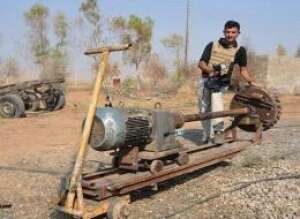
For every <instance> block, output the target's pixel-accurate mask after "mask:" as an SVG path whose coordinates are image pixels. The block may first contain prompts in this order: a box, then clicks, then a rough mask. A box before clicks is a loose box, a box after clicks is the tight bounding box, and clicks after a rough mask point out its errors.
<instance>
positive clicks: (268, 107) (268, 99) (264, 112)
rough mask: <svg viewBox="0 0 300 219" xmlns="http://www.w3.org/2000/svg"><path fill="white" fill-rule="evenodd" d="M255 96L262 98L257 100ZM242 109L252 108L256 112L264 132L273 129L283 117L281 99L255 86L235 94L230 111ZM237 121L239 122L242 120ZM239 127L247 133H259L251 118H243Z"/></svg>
mask: <svg viewBox="0 0 300 219" xmlns="http://www.w3.org/2000/svg"><path fill="white" fill-rule="evenodd" d="M255 96H258V97H260V98H255ZM244 97H246V98H244ZM242 107H251V108H252V109H254V110H255V112H256V113H257V115H258V118H259V120H260V122H261V123H262V125H263V130H264V131H266V130H268V129H270V128H272V127H273V126H274V125H275V124H276V123H277V122H278V120H279V119H280V116H281V104H280V100H279V98H278V97H277V96H276V95H274V94H271V93H270V92H269V91H266V90H265V89H262V88H258V87H254V86H251V87H249V88H247V89H245V90H244V91H242V92H240V93H237V94H235V96H234V97H233V99H232V101H231V104H230V109H236V108H242ZM235 119H236V120H237V119H240V118H235ZM238 127H239V128H240V129H242V130H244V131H247V132H255V131H257V126H256V125H255V122H254V121H253V119H252V118H251V117H245V118H242V119H241V120H240V122H239V123H238Z"/></svg>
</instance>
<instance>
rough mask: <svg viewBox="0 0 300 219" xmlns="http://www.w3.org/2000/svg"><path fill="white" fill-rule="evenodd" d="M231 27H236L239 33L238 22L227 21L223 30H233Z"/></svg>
mask: <svg viewBox="0 0 300 219" xmlns="http://www.w3.org/2000/svg"><path fill="white" fill-rule="evenodd" d="M233 27H236V28H237V29H238V31H240V24H239V22H237V21H233V20H230V21H227V22H226V23H225V25H224V30H225V29H228V28H233Z"/></svg>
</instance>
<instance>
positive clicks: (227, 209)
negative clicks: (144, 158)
mask: <svg viewBox="0 0 300 219" xmlns="http://www.w3.org/2000/svg"><path fill="white" fill-rule="evenodd" d="M83 115H84V114H83V113H81V112H77V111H76V110H73V109H69V108H67V109H66V110H65V111H62V112H58V113H57V114H55V113H53V114H49V115H45V116H40V117H33V118H26V119H24V120H18V121H13V122H11V121H6V120H5V121H1V124H0V130H1V131H0V139H1V145H0V147H1V148H0V151H1V157H0V158H1V159H0V207H2V208H1V209H0V218H1V219H2V218H3V219H4V218H5V219H15V218H16V219H19V218H20V219H33V218H42V219H44V218H45V219H46V218H53V219H54V218H56V219H58V218H61V217H59V216H57V214H55V213H54V210H53V208H54V207H55V206H56V204H57V201H58V188H59V185H60V180H61V178H62V177H63V176H65V174H66V173H68V172H69V170H70V167H72V161H73V160H74V156H75V153H76V151H77V146H76V145H77V143H76V142H77V140H78V137H77V136H78V130H79V127H80V126H81V121H82V120H81V119H82V118H83ZM66 118H68V119H66ZM26 120H27V121H26ZM29 123H30V124H31V123H32V124H33V125H32V127H31V128H30V129H29V128H28V126H27V125H28V124H29ZM57 124H58V125H57ZM298 126H300V117H299V118H298V117H296V119H295V118H293V119H290V118H287V119H282V120H281V121H280V122H279V124H278V125H277V128H276V127H275V128H273V129H271V130H269V131H267V132H266V133H264V138H263V144H262V145H252V146H250V147H249V148H248V149H247V150H245V151H244V152H242V153H241V154H239V155H238V156H236V157H235V158H234V159H232V160H231V161H230V162H227V163H224V162H223V163H222V164H220V165H216V166H213V167H209V168H206V169H204V170H201V171H198V172H195V173H193V174H188V175H185V176H182V177H178V178H176V179H173V180H171V181H168V182H164V183H161V184H160V185H159V191H158V192H157V191H152V190H150V189H144V190H139V191H136V192H134V193H133V194H132V197H133V200H134V201H133V202H132V204H131V205H130V209H131V216H130V218H132V219H138V218H300V178H299V174H300V138H299V132H300V127H298ZM1 127H2V128H1ZM3 127H5V129H4V128H3ZM49 127H51V135H49ZM13 129H15V132H11V130H13ZM21 129H23V131H19V130H21ZM49 138H50V139H49ZM2 139H4V141H3V140H2ZM45 139H47V142H45ZM41 145H46V146H44V147H40V146H41ZM87 160H88V163H87V167H88V169H93V168H95V167H96V166H98V165H99V162H98V161H99V160H101V161H105V162H107V161H108V160H109V156H108V154H106V153H104V154H103V153H101V154H99V153H89V155H88V157H87ZM287 175H291V176H294V178H290V179H285V178H284V177H285V176H287ZM282 176H283V178H280V177H282ZM263 179H264V180H263ZM257 180H258V182H257ZM259 180H261V181H259ZM247 182H252V183H248V184H247ZM6 204H11V206H5V205H6ZM6 207H7V208H6Z"/></svg>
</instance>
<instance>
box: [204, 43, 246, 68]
mask: <svg viewBox="0 0 300 219" xmlns="http://www.w3.org/2000/svg"><path fill="white" fill-rule="evenodd" d="M213 44H214V42H210V43H209V44H207V45H206V47H205V49H204V51H203V53H202V56H201V58H200V61H204V62H206V63H209V60H210V55H211V50H212V47H213ZM234 64H238V65H239V66H240V67H245V66H247V52H246V49H245V48H244V47H242V46H241V47H240V48H239V50H238V51H237V52H236V54H235V57H234Z"/></svg>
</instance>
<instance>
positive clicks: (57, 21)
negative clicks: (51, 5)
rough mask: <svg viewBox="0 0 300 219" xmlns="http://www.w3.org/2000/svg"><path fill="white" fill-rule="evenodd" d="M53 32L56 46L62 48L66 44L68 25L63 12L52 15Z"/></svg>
mask: <svg viewBox="0 0 300 219" xmlns="http://www.w3.org/2000/svg"><path fill="white" fill-rule="evenodd" d="M53 27H54V33H55V35H56V37H57V40H58V42H57V44H56V47H58V48H64V47H65V46H66V45H67V33H68V29H69V25H68V23H67V21H66V17H65V14H64V13H63V12H58V13H57V14H56V16H55V17H54V23H53Z"/></svg>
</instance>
